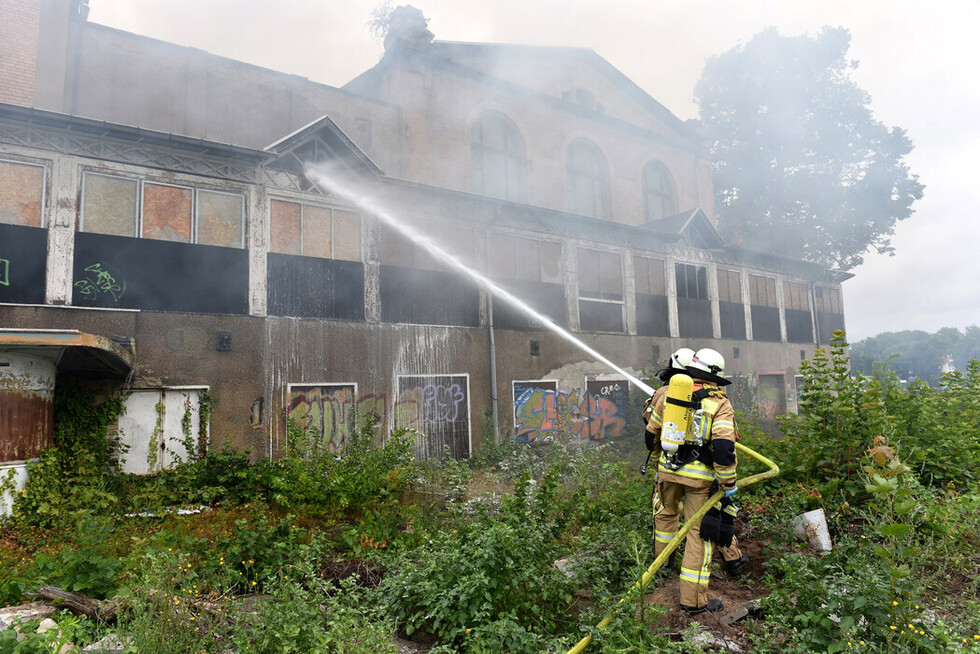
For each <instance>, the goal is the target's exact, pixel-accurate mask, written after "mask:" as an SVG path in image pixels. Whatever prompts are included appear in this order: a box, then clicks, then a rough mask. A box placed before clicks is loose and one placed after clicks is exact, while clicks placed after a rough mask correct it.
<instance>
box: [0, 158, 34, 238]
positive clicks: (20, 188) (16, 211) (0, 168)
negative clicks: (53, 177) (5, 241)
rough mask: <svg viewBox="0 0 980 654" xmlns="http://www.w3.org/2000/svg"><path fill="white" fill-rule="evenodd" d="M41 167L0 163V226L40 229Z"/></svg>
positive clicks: (7, 162)
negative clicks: (0, 224)
mask: <svg viewBox="0 0 980 654" xmlns="http://www.w3.org/2000/svg"><path fill="white" fill-rule="evenodd" d="M43 199H44V167H43V166H37V165H34V164H25V163H20V162H16V161H0V223H7V224H9V225H24V226H26V227H42V226H43V221H44V219H43V215H42V211H41V208H42V203H43Z"/></svg>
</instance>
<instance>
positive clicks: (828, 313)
mask: <svg viewBox="0 0 980 654" xmlns="http://www.w3.org/2000/svg"><path fill="white" fill-rule="evenodd" d="M813 293H814V295H815V296H816V302H815V303H816V309H817V326H818V331H819V337H820V342H821V343H829V342H830V339H831V336H833V333H834V332H835V331H837V330H843V329H844V305H843V303H842V302H841V293H840V288H839V287H833V286H816V287H814V289H813Z"/></svg>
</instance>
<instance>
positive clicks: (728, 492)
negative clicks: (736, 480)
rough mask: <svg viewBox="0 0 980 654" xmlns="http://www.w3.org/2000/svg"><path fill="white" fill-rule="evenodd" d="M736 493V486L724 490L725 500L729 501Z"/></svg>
mask: <svg viewBox="0 0 980 654" xmlns="http://www.w3.org/2000/svg"><path fill="white" fill-rule="evenodd" d="M737 492H738V486H732V487H731V488H726V489H725V499H726V500H727V499H730V498H731V496H732V495H734V494H735V493H737Z"/></svg>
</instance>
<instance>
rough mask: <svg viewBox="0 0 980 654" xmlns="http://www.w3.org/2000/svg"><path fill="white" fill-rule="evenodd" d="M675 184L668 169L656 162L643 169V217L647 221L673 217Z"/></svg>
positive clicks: (674, 210)
mask: <svg viewBox="0 0 980 654" xmlns="http://www.w3.org/2000/svg"><path fill="white" fill-rule="evenodd" d="M676 211H677V209H676V208H675V207H674V183H673V182H672V181H671V179H670V173H669V172H667V169H666V168H665V167H664V166H663V164H660V163H658V162H656V161H651V162H650V163H648V164H647V165H646V167H644V168H643V215H644V218H645V219H646V220H647V221H650V220H661V219H663V218H666V217H667V216H670V215H673V214H674V213H675V212H676Z"/></svg>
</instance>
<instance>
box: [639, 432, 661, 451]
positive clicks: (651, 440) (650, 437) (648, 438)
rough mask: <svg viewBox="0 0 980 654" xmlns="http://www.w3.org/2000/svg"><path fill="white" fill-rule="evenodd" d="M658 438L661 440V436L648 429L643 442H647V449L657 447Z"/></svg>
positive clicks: (651, 449)
mask: <svg viewBox="0 0 980 654" xmlns="http://www.w3.org/2000/svg"><path fill="white" fill-rule="evenodd" d="M658 440H660V437H659V436H658V435H657V434H654V433H653V432H652V431H650V430H649V429H647V431H646V434H644V435H643V442H644V443H645V444H646V446H647V449H648V450H650V451H651V452H652V451H653V450H654V448H656V447H657V441H658Z"/></svg>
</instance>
